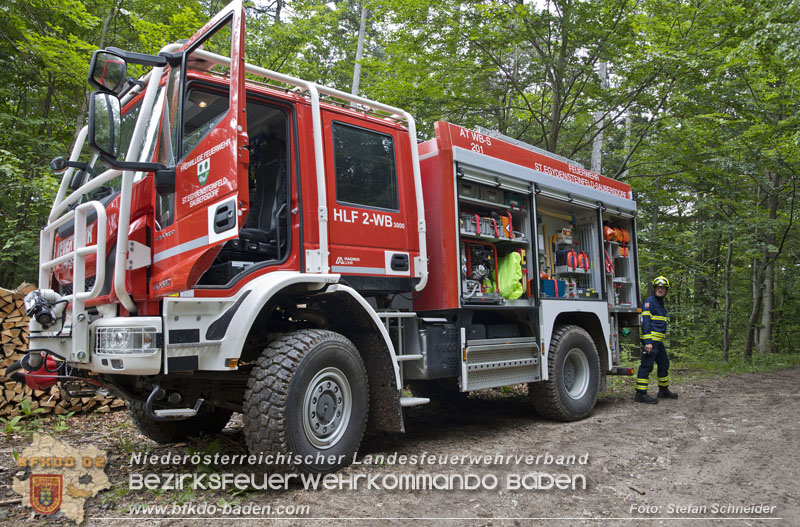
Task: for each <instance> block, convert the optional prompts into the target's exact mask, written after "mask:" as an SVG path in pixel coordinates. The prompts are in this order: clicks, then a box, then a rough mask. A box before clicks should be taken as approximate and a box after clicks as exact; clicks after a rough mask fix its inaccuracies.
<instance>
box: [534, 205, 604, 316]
mask: <svg viewBox="0 0 800 527" xmlns="http://www.w3.org/2000/svg"><path fill="white" fill-rule="evenodd" d="M536 214H537V217H536V224H537V229H538V231H539V244H538V255H537V257H538V259H539V271H540V276H539V280H540V282H539V284H540V288H541V294H542V298H546V299H556V298H561V299H569V300H580V299H593V300H599V299H600V298H601V292H602V289H601V283H602V282H601V280H602V269H603V266H602V259H601V257H600V247H599V242H598V225H597V224H598V214H597V209H596V208H595V209H592V208H589V207H587V206H582V205H578V204H576V203H573V202H570V201H565V200H562V199H556V198H551V197H545V196H541V195H540V196H537V199H536Z"/></svg>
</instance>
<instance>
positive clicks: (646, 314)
mask: <svg viewBox="0 0 800 527" xmlns="http://www.w3.org/2000/svg"><path fill="white" fill-rule="evenodd" d="M642 316H643V317H645V316H647V317H652V316H653V315H651V314H650V312H649V311H642Z"/></svg>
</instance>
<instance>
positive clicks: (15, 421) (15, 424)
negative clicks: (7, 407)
mask: <svg viewBox="0 0 800 527" xmlns="http://www.w3.org/2000/svg"><path fill="white" fill-rule="evenodd" d="M21 419H22V416H21V415H17V416H14V417H10V418H5V417H0V423H2V424H3V426H4V427H5V432H6V435H7V436H8V437H11V436H12V435H14V433H15V432H20V431H22V426H21V425H20V424H19V422H20V420H21Z"/></svg>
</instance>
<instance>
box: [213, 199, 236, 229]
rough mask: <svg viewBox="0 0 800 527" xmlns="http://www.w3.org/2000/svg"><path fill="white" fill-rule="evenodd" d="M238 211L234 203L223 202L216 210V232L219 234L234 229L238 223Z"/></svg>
mask: <svg viewBox="0 0 800 527" xmlns="http://www.w3.org/2000/svg"><path fill="white" fill-rule="evenodd" d="M235 214H236V212H235V211H234V208H233V203H230V202H228V203H223V204H222V205H219V206H218V207H217V210H216V211H215V212H214V232H215V233H216V234H219V233H221V232H225V231H227V230H230V229H232V228H233V227H234V226H235V225H236V216H235Z"/></svg>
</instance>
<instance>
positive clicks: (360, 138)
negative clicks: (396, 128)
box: [333, 123, 398, 210]
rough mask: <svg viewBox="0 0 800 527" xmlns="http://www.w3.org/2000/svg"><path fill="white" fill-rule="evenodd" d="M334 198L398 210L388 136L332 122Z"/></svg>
mask: <svg viewBox="0 0 800 527" xmlns="http://www.w3.org/2000/svg"><path fill="white" fill-rule="evenodd" d="M333 158H334V165H335V172H336V201H338V202H340V203H346V204H352V205H358V206H362V207H370V208H377V209H387V210H398V206H397V171H396V169H395V157H394V142H393V140H392V136H390V135H388V134H382V133H378V132H375V131H372V130H365V129H363V128H357V127H355V126H349V125H346V124H342V123H333Z"/></svg>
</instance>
